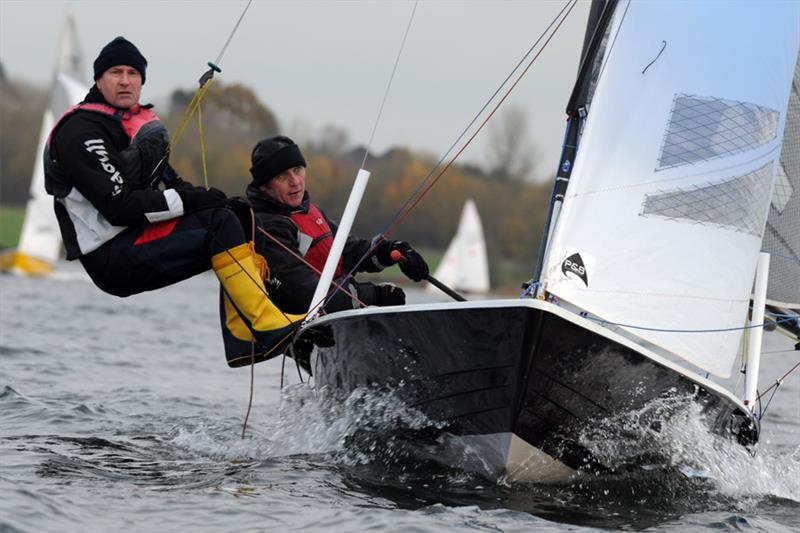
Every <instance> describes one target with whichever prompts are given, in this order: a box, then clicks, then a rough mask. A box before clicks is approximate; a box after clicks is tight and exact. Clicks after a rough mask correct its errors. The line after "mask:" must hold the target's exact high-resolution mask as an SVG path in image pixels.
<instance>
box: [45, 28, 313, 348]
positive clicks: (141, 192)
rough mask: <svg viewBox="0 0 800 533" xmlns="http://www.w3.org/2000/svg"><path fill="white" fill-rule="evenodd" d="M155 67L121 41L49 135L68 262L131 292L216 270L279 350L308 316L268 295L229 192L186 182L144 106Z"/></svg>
mask: <svg viewBox="0 0 800 533" xmlns="http://www.w3.org/2000/svg"><path fill="white" fill-rule="evenodd" d="M146 67H147V61H146V60H145V58H144V56H142V54H141V53H140V52H139V50H138V49H137V48H136V46H134V45H133V44H132V43H130V42H129V41H127V40H126V39H124V38H123V37H117V38H116V39H114V40H113V41H111V42H110V43H109V44H108V45H106V46H105V47H104V48H103V49H102V51H101V52H100V54H99V55H98V57H97V59H96V60H95V62H94V77H95V85H94V86H92V88H91V90H90V91H89V93H88V94H87V95H86V98H85V100H84V101H83V102H81V103H80V104H77V105H76V106H74V107H72V108H71V109H69V110H68V111H67V112H66V113H65V114H64V116H62V117H61V118H60V119H59V120H58V122H57V123H56V125H55V127H54V128H53V131H52V132H51V133H50V137H49V139H48V143H47V148H46V150H45V155H44V162H45V187H46V188H47V192H48V193H49V194H51V195H53V196H54V197H55V201H54V205H55V211H56V216H57V218H58V222H59V226H60V229H61V235H62V237H63V240H64V244H65V247H66V250H67V259H69V260H74V259H79V260H80V261H81V263H82V264H83V266H84V268H85V269H86V271H87V273H88V274H89V276H90V277H91V278H92V280H93V281H94V282H95V284H96V285H97V286H98V287H100V288H101V289H102V290H104V291H105V292H108V293H110V294H113V295H116V296H129V295H132V294H137V293H140V292H143V291H148V290H154V289H158V288H161V287H164V286H167V285H171V284H173V283H177V282H178V281H181V280H184V279H187V278H189V277H191V276H194V275H195V274H199V273H200V272H203V271H206V270H208V269H209V268H212V267H213V268H214V270H215V272H216V273H217V276H218V277H219V279H220V282H221V283H222V286H223V288H224V291H225V293H226V294H227V295H228V297H229V298H230V299H231V300H232V301H233V302H235V304H236V311H237V312H238V314H239V315H241V318H242V319H243V320H244V323H245V324H246V325H247V327H248V328H249V330H250V331H251V332H252V333H253V334H254V335H255V337H256V339H257V340H258V341H259V342H261V343H262V344H270V343H273V342H275V341H276V340H278V339H280V338H282V337H284V336H285V334H286V332H287V331H289V330H290V329H291V326H290V323H291V322H293V321H295V320H297V319H298V318H301V317H293V316H290V315H286V314H284V313H282V312H280V311H279V310H278V309H277V308H276V307H275V306H274V305H273V304H272V303H271V302H270V301H269V299H268V298H267V296H266V294H267V293H266V291H265V290H264V286H263V282H262V280H261V276H260V272H261V270H262V267H261V266H260V264H259V263H260V261H259V260H258V258H257V257H256V255H255V253H254V252H253V245H252V243H248V242H246V240H245V235H244V231H243V230H242V226H241V224H240V223H239V220H238V219H237V218H236V216H235V215H234V213H233V212H232V211H230V210H229V209H226V208H225V205H226V202H227V199H226V197H225V194H224V193H223V192H222V191H219V190H217V189H213V188H212V189H205V188H202V187H195V186H193V185H191V184H189V183H187V182H185V181H183V180H182V179H181V178H180V177H178V175H177V174H176V173H175V171H174V170H173V169H172V167H171V166H170V165H169V163H168V162H167V154H168V143H169V138H168V135H167V131H166V128H165V127H164V126H163V124H162V123H161V121H160V120H159V118H158V116H156V114H155V113H153V111H152V110H151V109H150V108H151V106H149V105H140V104H139V97H140V94H141V89H142V85H143V84H144V82H145V71H146Z"/></svg>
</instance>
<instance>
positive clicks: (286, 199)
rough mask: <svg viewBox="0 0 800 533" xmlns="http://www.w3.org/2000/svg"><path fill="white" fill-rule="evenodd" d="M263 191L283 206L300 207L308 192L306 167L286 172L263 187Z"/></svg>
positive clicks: (293, 168)
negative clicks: (304, 195)
mask: <svg viewBox="0 0 800 533" xmlns="http://www.w3.org/2000/svg"><path fill="white" fill-rule="evenodd" d="M261 190H262V191H264V192H265V193H267V195H269V196H271V197H272V198H273V199H275V200H277V201H279V202H280V203H282V204H286V205H288V206H291V207H300V204H301V203H303V194H304V193H305V192H306V167H302V166H301V167H292V168H290V169H288V170H284V171H283V172H281V173H280V174H278V175H277V176H275V177H274V178H272V179H271V180H269V181H268V182H267V183H265V184H264V185H262V186H261Z"/></svg>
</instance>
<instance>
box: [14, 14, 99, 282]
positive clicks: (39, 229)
mask: <svg viewBox="0 0 800 533" xmlns="http://www.w3.org/2000/svg"><path fill="white" fill-rule="evenodd" d="M85 71H86V69H85V68H84V63H83V54H82V52H81V49H80V46H79V44H78V34H77V30H76V27H75V20H74V18H73V16H72V14H71V12H67V15H66V19H65V21H64V29H63V32H62V34H61V42H60V44H59V48H58V57H57V60H56V68H55V73H54V76H53V82H52V86H51V89H50V99H49V103H48V106H47V109H45V112H44V117H43V119H42V129H41V133H40V134H39V145H38V148H37V149H36V160H35V162H34V166H33V176H32V177H31V187H30V197H29V199H28V203H27V204H26V206H25V218H24V220H23V222H22V230H21V233H20V237H19V242H18V245H17V249H16V251H13V252H10V253H8V254H6V255H4V256H3V257H0V269H2V270H4V271H10V272H14V273H17V274H24V275H29V276H43V275H47V274H50V273H51V272H52V271H53V265H54V264H55V262H56V261H57V260H58V257H59V254H60V253H61V232H60V231H59V228H58V221H57V220H56V215H55V212H54V211H53V199H52V197H51V196H50V195H49V194H47V192H46V191H45V187H44V165H43V162H42V154H43V153H44V147H45V143H46V142H47V136H48V135H49V134H50V130H52V129H53V125H54V123H55V120H57V119H58V118H59V117H60V116H61V115H63V114H64V112H65V111H66V110H67V109H68V108H69V107H70V106H71V105H73V104H76V103H78V102H80V101H81V100H83V97H84V95H85V94H86V92H87V91H88V84H87V83H85V81H84V74H83V73H84V72H85Z"/></svg>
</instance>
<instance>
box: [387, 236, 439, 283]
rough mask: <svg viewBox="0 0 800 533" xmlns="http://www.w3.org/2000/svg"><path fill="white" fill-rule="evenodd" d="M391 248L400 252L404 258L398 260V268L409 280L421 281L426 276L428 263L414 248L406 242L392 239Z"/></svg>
mask: <svg viewBox="0 0 800 533" xmlns="http://www.w3.org/2000/svg"><path fill="white" fill-rule="evenodd" d="M392 250H397V251H398V252H400V253H401V254H402V255H403V257H404V258H405V261H404V260H402V259H401V260H400V261H399V262H400V270H401V271H402V272H403V274H405V275H406V277H407V278H408V279H410V280H411V281H422V280H423V279H425V278H427V277H428V274H429V273H430V271H429V270H428V264H427V263H426V262H425V260H424V259H423V258H422V256H421V255H419V253H417V251H416V250H414V249H413V248H412V247H411V246H409V244H408V243H407V242H403V241H394V242H393V243H392Z"/></svg>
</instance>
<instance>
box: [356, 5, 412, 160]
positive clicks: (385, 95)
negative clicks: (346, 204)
mask: <svg viewBox="0 0 800 533" xmlns="http://www.w3.org/2000/svg"><path fill="white" fill-rule="evenodd" d="M418 4H419V0H416V1H415V2H414V8H413V9H412V10H411V16H410V17H409V18H408V24H407V25H406V31H405V33H404V34H403V40H402V42H401V43H400V49H399V50H398V51H397V57H396V58H395V60H394V67H392V73H391V75H390V76H389V82H388V83H387V84H386V90H385V91H384V93H383V100H381V105H380V108H379V109H378V115H377V116H376V117H375V124H374V125H373V126H372V133H371V134H370V136H369V141H367V148H366V149H365V150H364V159H363V160H362V161H361V168H364V166H365V165H366V164H367V157H369V151H370V148H372V141H373V139H374V138H375V131H376V130H377V129H378V123H379V122H380V120H381V115H383V107H384V105H386V100H387V98H388V97H389V89H391V87H392V81H394V75H395V73H396V72H397V65H398V64H399V63H400V56H401V55H402V54H403V49H404V48H405V46H406V39H407V38H408V32H409V30H411V23H412V22H413V21H414V14H415V13H416V12H417V5H418Z"/></svg>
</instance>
